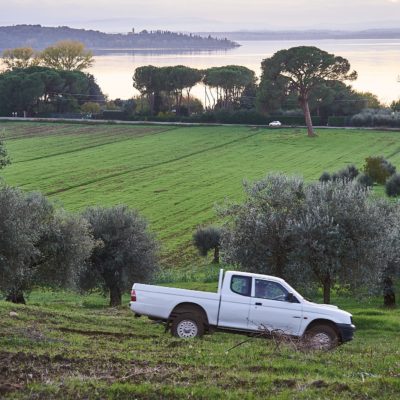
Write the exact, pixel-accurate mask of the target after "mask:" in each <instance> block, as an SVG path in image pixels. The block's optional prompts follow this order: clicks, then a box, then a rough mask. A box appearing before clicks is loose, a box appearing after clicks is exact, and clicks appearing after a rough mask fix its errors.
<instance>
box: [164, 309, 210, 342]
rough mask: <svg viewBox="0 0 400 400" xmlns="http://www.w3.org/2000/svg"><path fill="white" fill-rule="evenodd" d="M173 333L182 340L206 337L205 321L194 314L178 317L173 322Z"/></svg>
mask: <svg viewBox="0 0 400 400" xmlns="http://www.w3.org/2000/svg"><path fill="white" fill-rule="evenodd" d="M171 333H172V334H173V335H174V336H176V337H178V338H181V339H191V338H195V337H201V336H203V335H204V323H203V320H202V319H201V318H200V317H199V316H197V315H194V314H181V315H178V316H177V317H176V318H175V319H174V320H173V322H172V326H171Z"/></svg>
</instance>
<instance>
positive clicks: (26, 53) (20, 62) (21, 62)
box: [2, 47, 40, 69]
mask: <svg viewBox="0 0 400 400" xmlns="http://www.w3.org/2000/svg"><path fill="white" fill-rule="evenodd" d="M2 61H3V64H4V65H5V66H6V68H7V69H15V68H28V67H31V66H34V65H39V63H40V59H39V57H38V53H36V52H35V51H34V50H33V49H32V48H30V47H18V48H15V49H7V50H4V51H3V54H2Z"/></svg>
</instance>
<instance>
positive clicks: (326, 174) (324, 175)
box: [319, 171, 332, 182]
mask: <svg viewBox="0 0 400 400" xmlns="http://www.w3.org/2000/svg"><path fill="white" fill-rule="evenodd" d="M331 179H332V177H331V174H330V173H329V172H326V171H324V172H323V173H322V175H321V176H320V177H319V181H320V182H329V181H330V180H331Z"/></svg>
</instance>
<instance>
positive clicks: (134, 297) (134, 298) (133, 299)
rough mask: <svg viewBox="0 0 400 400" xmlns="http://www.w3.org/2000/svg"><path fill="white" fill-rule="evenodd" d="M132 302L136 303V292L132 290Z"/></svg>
mask: <svg viewBox="0 0 400 400" xmlns="http://www.w3.org/2000/svg"><path fill="white" fill-rule="evenodd" d="M131 301H136V291H135V290H131Z"/></svg>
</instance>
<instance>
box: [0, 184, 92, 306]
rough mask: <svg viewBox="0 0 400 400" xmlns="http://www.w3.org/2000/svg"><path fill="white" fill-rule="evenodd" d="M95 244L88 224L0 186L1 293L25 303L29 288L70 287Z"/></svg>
mask: <svg viewBox="0 0 400 400" xmlns="http://www.w3.org/2000/svg"><path fill="white" fill-rule="evenodd" d="M93 245H94V242H93V240H92V237H91V235H90V232H89V230H88V226H87V223H86V222H85V221H83V220H82V219H80V218H77V217H75V216H71V215H68V214H65V213H62V212H61V211H56V210H55V208H54V207H53V205H52V204H51V203H50V202H49V201H48V200H47V199H46V198H45V197H44V196H43V195H41V194H40V193H28V194H25V193H23V192H22V191H21V190H19V189H16V188H12V187H9V186H2V187H0V291H2V292H3V293H4V294H6V296H7V298H8V299H9V300H11V301H16V302H20V301H22V302H23V301H24V298H23V294H24V292H26V291H29V290H30V289H31V288H32V286H33V285H34V284H42V285H52V286H53V285H56V286H67V285H70V284H73V282H74V277H75V276H76V271H77V269H78V268H79V267H80V266H81V265H82V264H83V263H84V262H85V259H86V258H87V257H88V255H89V254H90V252H91V250H92V248H93Z"/></svg>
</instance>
